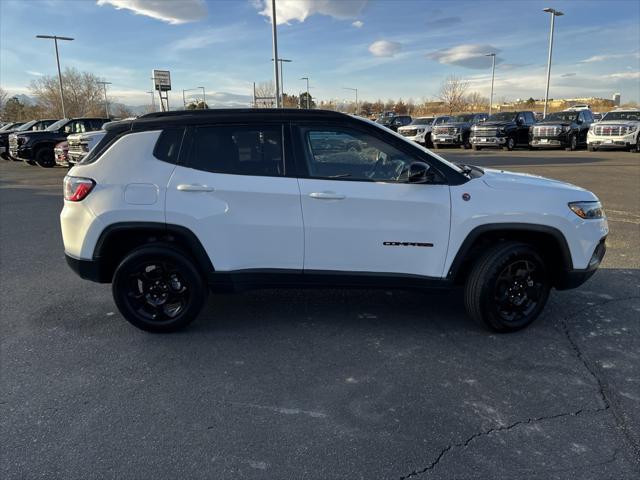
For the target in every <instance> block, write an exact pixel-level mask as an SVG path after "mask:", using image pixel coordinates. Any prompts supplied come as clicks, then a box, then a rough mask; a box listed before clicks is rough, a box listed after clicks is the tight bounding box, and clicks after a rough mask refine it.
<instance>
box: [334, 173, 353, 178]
mask: <svg viewBox="0 0 640 480" xmlns="http://www.w3.org/2000/svg"><path fill="white" fill-rule="evenodd" d="M350 176H351V174H350V173H340V174H338V175H329V177H328V178H347V177H350Z"/></svg>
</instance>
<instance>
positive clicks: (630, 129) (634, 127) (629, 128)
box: [626, 125, 638, 135]
mask: <svg viewBox="0 0 640 480" xmlns="http://www.w3.org/2000/svg"><path fill="white" fill-rule="evenodd" d="M637 128H638V125H631V126H630V127H626V132H627V133H626V134H627V135H628V134H630V133H633V132H635V131H636V129H637Z"/></svg>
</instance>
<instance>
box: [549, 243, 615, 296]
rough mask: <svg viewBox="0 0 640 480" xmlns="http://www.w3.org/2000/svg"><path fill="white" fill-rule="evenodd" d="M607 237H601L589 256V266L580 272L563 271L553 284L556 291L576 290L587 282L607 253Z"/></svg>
mask: <svg viewBox="0 0 640 480" xmlns="http://www.w3.org/2000/svg"><path fill="white" fill-rule="evenodd" d="M606 239H607V237H603V238H602V239H601V240H600V242H599V243H598V245H596V248H595V249H594V251H593V255H591V260H589V265H588V266H587V268H585V269H581V270H565V271H564V272H563V274H562V276H561V278H560V279H558V281H557V282H556V284H555V287H556V289H557V290H569V289H571V288H577V287H579V286H580V285H582V284H583V283H584V282H586V281H587V280H589V279H590V278H591V277H592V276H593V274H594V273H596V270H598V267H599V266H600V264H601V263H602V259H603V258H604V255H605V253H606V252H607V243H606Z"/></svg>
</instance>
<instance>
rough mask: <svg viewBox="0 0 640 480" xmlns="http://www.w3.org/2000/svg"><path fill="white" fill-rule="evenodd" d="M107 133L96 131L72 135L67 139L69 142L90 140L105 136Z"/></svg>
mask: <svg viewBox="0 0 640 480" xmlns="http://www.w3.org/2000/svg"><path fill="white" fill-rule="evenodd" d="M106 133H107V132H105V131H104V130H94V131H93V132H84V133H72V134H71V135H69V136H68V137H67V140H68V141H73V140H82V139H85V140H89V139H91V138H93V137H98V136H100V137H101V136H104V135H105V134H106Z"/></svg>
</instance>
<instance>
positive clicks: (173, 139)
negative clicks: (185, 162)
mask: <svg viewBox="0 0 640 480" xmlns="http://www.w3.org/2000/svg"><path fill="white" fill-rule="evenodd" d="M183 135H184V129H183V128H167V129H165V130H163V131H162V133H161V134H160V137H158V141H157V142H156V146H155V148H154V149H153V156H154V157H156V158H157V159H158V160H162V161H164V162H169V163H174V164H175V163H178V156H179V155H180V147H181V146H182V137H183Z"/></svg>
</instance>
